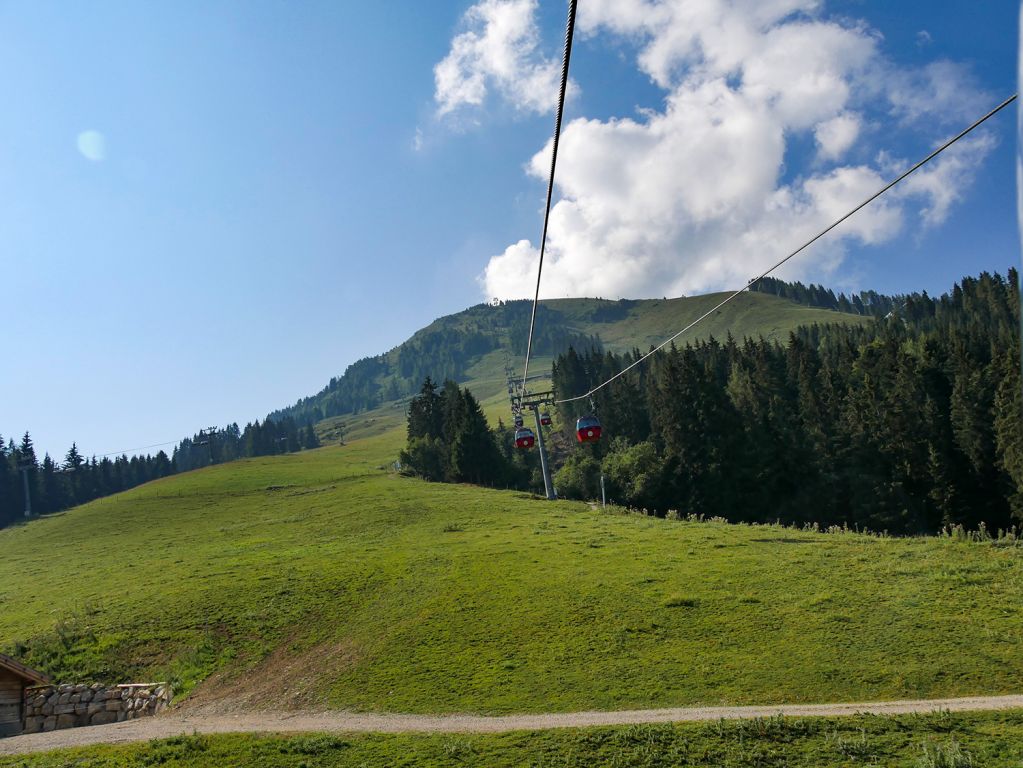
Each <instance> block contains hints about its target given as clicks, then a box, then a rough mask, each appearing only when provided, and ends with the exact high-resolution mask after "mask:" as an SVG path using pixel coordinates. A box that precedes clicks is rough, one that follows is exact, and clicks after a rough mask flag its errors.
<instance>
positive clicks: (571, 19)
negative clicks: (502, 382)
mask: <svg viewBox="0 0 1023 768" xmlns="http://www.w3.org/2000/svg"><path fill="white" fill-rule="evenodd" d="M576 3H577V0H569V3H568V23H567V24H566V25H565V57H564V59H563V60H562V62H561V88H560V90H559V91H558V111H557V116H556V117H555V119H554V147H553V150H552V152H551V175H550V178H549V179H548V181H547V207H546V209H545V211H544V215H543V234H542V235H541V236H540V263H539V264H538V265H537V268H536V293H534V294H533V311H532V313H531V314H530V316H529V336H528V337H527V338H526V365H525V366H524V367H523V369H522V391H523V392H525V391H526V379H527V378H528V375H529V358H530V355H531V354H532V352H533V330H534V329H535V327H536V307H537V305H538V304H539V303H540V276H541V275H542V274H543V257H544V253H545V252H546V250H547V225H548V223H549V222H550V218H551V197H552V196H553V195H554V169H555V167H556V166H557V164H558V144H559V143H560V142H561V118H562V115H563V114H564V111H565V92H566V91H567V90H568V62H569V60H570V59H571V58H572V37H573V35H574V33H575V7H576Z"/></svg>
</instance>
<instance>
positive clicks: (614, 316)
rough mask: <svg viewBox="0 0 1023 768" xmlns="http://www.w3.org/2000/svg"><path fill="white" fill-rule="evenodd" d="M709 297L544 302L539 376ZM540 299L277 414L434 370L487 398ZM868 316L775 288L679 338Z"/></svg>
mask: <svg viewBox="0 0 1023 768" xmlns="http://www.w3.org/2000/svg"><path fill="white" fill-rule="evenodd" d="M727 295H728V294H725V293H710V294H705V295H702V296H692V297H682V298H673V299H667V298H664V299H621V300H618V301H611V300H607V299H599V298H598V299H592V298H579V299H552V300H548V301H544V302H542V303H541V304H540V307H539V309H538V312H537V321H536V331H535V334H534V342H533V355H534V359H535V362H534V363H533V365H532V366H531V369H530V371H531V373H533V374H537V375H549V374H550V360H551V358H552V357H553V356H554V355H556V354H557V353H559V352H562V351H564V350H566V349H567V348H568V347H569V346H570V345H572V346H575V347H577V348H580V347H589V346H600V347H603V348H606V349H609V350H611V351H615V352H625V351H628V350H632V349H641V350H644V351H645V350H646V349H649V348H650V347H651V346H654V345H656V344H659V343H660V342H662V341H663V340H664V339H665V338H667V337H669V336H671V335H672V334H674V333H677V332H678V330H680V329H681V328H683V327H685V326H686V325H688V324H689V323H691V322H692V321H693V320H695V319H696V318H698V317H699V316H700V315H702V314H704V313H706V312H708V311H710V310H712V309H713V307H714V306H715V305H716V304H717V303H719V302H720V301H721V300H722V299H723V298H724V297H725V296H727ZM531 306H532V302H530V301H527V300H521V301H508V302H502V303H500V304H497V305H491V304H477V305H476V306H473V307H469V308H468V309H466V310H464V311H462V312H458V313H455V314H452V315H446V316H444V317H440V318H438V319H437V320H435V321H433V322H432V323H431V324H430V325H428V326H426V327H425V328H422V329H420V330H419V331H416V332H415V333H414V334H413V335H412V336H411V337H410V338H409V339H408V340H407V341H405V342H403V343H402V344H399V345H398V346H396V347H394V348H393V349H391V350H389V351H387V352H385V353H383V354H380V355H377V356H375V357H369V358H364V359H362V360H359V361H357V362H355V363H353V364H352V365H350V366H349V367H348V369H347V370H346V371H345V373H344V374H343V375H342V376H340V377H334V378H332V379H331V380H330V382H329V383H328V384H327V386H326V387H324V388H323V389H322V390H320V392H318V393H317V394H315V395H312V396H309V397H305V398H302V399H300V400H299V401H298V402H297V403H295V404H294V405H292V406H290V407H287V408H283V409H280V410H278V411H274V412H273V413H271V414H269V416H268V418H270V419H275V420H276V419H281V418H285V417H289V416H290V417H292V418H294V419H295V421H296V422H298V423H303V422H309V421H312V422H320V421H322V420H324V419H330V418H332V417H338V416H344V415H350V414H357V413H363V412H366V411H371V410H373V409H375V408H379V407H380V406H382V405H385V404H387V403H390V402H394V401H400V400H401V399H402V398H406V397H408V396H410V395H411V394H413V393H414V392H416V391H418V389H419V386H420V385H421V384H422V381H423V379H424V378H425V377H426V376H430V377H431V378H433V379H434V380H437V381H442V380H444V379H452V380H454V381H457V382H459V383H462V384H466V385H468V386H469V387H470V388H471V389H472V390H473V392H474V394H476V396H477V397H478V398H480V399H484V400H485V399H487V398H490V397H493V396H494V395H496V394H498V393H499V392H501V391H503V389H504V386H505V381H506V374H505V371H506V369H507V368H511V369H512V370H515V371H517V370H518V369H519V367H520V366H521V365H522V361H523V356H524V354H525V347H526V337H527V335H528V330H529V316H530V310H531ZM869 321H870V318H869V317H866V316H864V315H861V314H855V313H850V312H843V311H839V310H837V309H829V308H823V307H818V306H807V305H805V304H799V303H797V302H796V301H793V300H789V299H787V298H781V297H779V296H776V295H771V294H768V293H743V294H741V295H740V296H738V297H736V299H735V300H734V301H732V302H730V303H728V304H726V305H725V306H724V307H722V308H721V309H719V310H717V311H716V312H715V313H714V314H713V315H712V316H711V317H708V318H707V319H706V320H705V321H703V322H702V323H700V325H699V326H698V327H696V328H694V329H693V330H692V331H690V332H688V333H686V334H684V335H682V336H681V337H679V339H678V340H677V343H679V344H684V343H686V342H691V341H695V340H698V339H707V338H709V337H711V336H713V337H715V338H720V339H723V338H725V337H726V336H727V335H728V334H731V335H732V336H733V337H735V338H737V339H742V338H745V337H751V338H758V337H763V338H765V339H769V340H778V341H783V340H784V339H785V338H786V337H787V336H788V334H789V332H791V331H792V330H794V329H795V328H797V327H799V326H801V325H813V324H827V323H836V322H839V323H863V322H869Z"/></svg>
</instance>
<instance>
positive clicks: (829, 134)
mask: <svg viewBox="0 0 1023 768" xmlns="http://www.w3.org/2000/svg"><path fill="white" fill-rule="evenodd" d="M859 133H860V119H859V117H857V116H856V115H855V114H849V113H844V114H841V115H836V116H835V117H833V118H831V119H830V120H825V121H824V122H822V123H818V124H817V127H816V128H814V132H813V135H814V138H816V139H817V148H818V152H819V154H820V157H821V158H822V159H824V160H837V159H838V158H840V157H841V156H842V155H844V154H845V152H846V150H847V149H849V147H851V146H852V145H853V142H854V141H856V137H857V136H859Z"/></svg>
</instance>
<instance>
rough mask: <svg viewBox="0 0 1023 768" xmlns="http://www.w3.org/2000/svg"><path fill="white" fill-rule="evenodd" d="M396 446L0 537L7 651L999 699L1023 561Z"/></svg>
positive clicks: (213, 671)
mask: <svg viewBox="0 0 1023 768" xmlns="http://www.w3.org/2000/svg"><path fill="white" fill-rule="evenodd" d="M402 437H403V436H402V433H401V431H400V430H397V431H396V430H393V429H391V430H387V431H384V432H383V433H382V434H379V435H377V436H376V437H368V438H365V439H362V440H358V441H355V442H352V443H350V444H348V445H346V446H344V447H337V446H335V447H330V448H324V449H320V450H316V451H310V452H303V453H301V454H291V455H286V456H278V457H267V458H257V459H248V460H243V461H239V462H235V463H232V464H225V465H219V466H215V467H211V468H209V469H204V470H201V471H197V472H192V473H187V474H183V475H178V476H175V477H171V478H166V479H164V480H161V481H157V482H154V483H150V484H148V485H145V486H141V487H139V488H136V489H134V490H131V491H128V492H126V493H123V494H120V495H117V496H114V497H109V498H105V499H101V500H98V501H95V502H93V503H91V504H88V505H86V506H83V507H79V508H76V509H74V510H71V511H69V512H67V513H63V514H60V515H56V516H53V517H50V518H46V519H42V520H37V521H33V522H31V523H29V524H27V525H21V526H17V527H14V528H10V529H7V530H3V531H0V638H2V639H3V647H4V650H6V651H7V652H11V653H14V654H15V655H19V656H21V657H22V658H23V659H25V660H26V661H27V662H29V663H32V664H35V665H38V666H40V667H42V668H43V669H44V670H47V671H49V672H51V673H52V674H54V675H55V676H56V677H57V678H59V679H67V680H72V679H73V680H76V681H86V680H93V679H96V680H103V681H116V682H120V681H123V680H127V679H134V680H140V679H146V680H148V679H153V678H159V679H171V680H172V681H174V682H175V683H176V685H177V686H178V688H179V691H180V692H181V694H182V695H183V696H184V695H186V694H191V696H192V700H193V701H195V702H198V703H208V702H211V701H213V700H215V699H217V698H218V697H220V696H223V695H229V696H230V697H231V699H232V700H233V701H235V702H241V703H242V704H245V702H247V701H250V700H251V701H254V702H263V701H265V700H270V701H273V702H277V703H278V705H279V706H280V707H288V706H294V707H301V708H309V707H314V706H330V707H337V708H348V709H354V710H366V711H393V712H421V713H444V712H482V713H510V712H541V711H570V710H578V709H622V708H641V707H658V706H675V705H688V704H757V703H761V704H763V703H783V702H826V701H856V700H868V699H894V698H924V697H939V696H957V695H972V694H998V693H1014V692H1018V690H1019V680H1020V679H1021V675H1023V654H1020V652H1019V649H1020V648H1021V647H1023V646H1021V642H1023V548H1020V547H1018V546H1015V547H1014V546H1001V545H999V544H997V543H990V542H988V543H977V542H962V541H953V540H949V539H937V538H931V539H922V538H920V539H883V538H875V537H870V536H864V535H859V534H855V533H838V534H822V533H810V532H800V531H793V530H790V529H785V528H781V527H775V526H759V527H754V526H734V525H727V524H723V523H717V522H679V521H666V520H659V519H653V518H646V517H641V516H636V515H619V514H608V513H603V512H601V511H599V510H593V509H591V508H589V507H588V506H587V505H585V504H581V503H572V502H557V503H547V502H542V501H539V500H536V499H534V498H531V497H529V496H527V495H525V494H522V493H517V492H507V491H498V490H485V489H480V488H475V487H470V486H453V485H439V484H428V483H424V482H421V481H417V480H412V479H408V478H403V477H400V476H398V475H396V474H394V473H393V472H391V471H389V467H390V464H391V462H392V461H393V459H394V457H395V456H396V454H397V452H398V450H399V448H400V446H401V443H402ZM211 676H212V677H211ZM207 679H209V682H208V684H207V685H205V686H204V685H202V683H203V681H204V680H207ZM338 764H344V763H338Z"/></svg>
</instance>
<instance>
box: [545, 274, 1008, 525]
mask: <svg viewBox="0 0 1023 768" xmlns="http://www.w3.org/2000/svg"><path fill="white" fill-rule="evenodd" d="M1017 281H1018V275H1017V273H1016V271H1015V270H1010V272H1009V275H1008V279H1005V278H1003V277H1001V276H999V275H997V274H996V275H990V274H982V275H981V276H980V277H978V278H966V279H964V280H963V281H962V283H961V284H959V285H956V286H955V288H954V289H953V290H952V292H951V293H949V294H946V295H943V296H941V297H940V298H937V299H934V298H931V297H929V296H927V295H926V294H912V295H909V296H905V297H900V300H899V301H897V302H895V303H893V304H892V305H891V306H892V309H890V310H889V311H888V312H887V313H886V316H885V317H882V318H879V319H877V320H876V321H874V322H872V323H870V324H866V325H859V326H854V325H814V326H810V327H804V328H800V329H799V330H797V331H795V332H793V333H792V334H791V335H790V336H789V338H788V341H787V342H786V343H784V344H781V343H778V342H772V341H767V340H763V339H759V340H755V339H746V340H745V341H738V340H736V339H734V338H731V337H728V338H726V339H723V340H720V341H719V340H713V339H712V340H708V341H699V342H696V343H695V344H686V345H685V346H684V347H682V348H674V347H673V348H671V349H670V350H666V351H664V352H663V353H659V354H658V355H656V356H655V357H654V358H653V359H651V360H650V361H648V363H647V364H645V365H644V366H640V367H638V368H637V369H635V371H634V372H630V373H629V374H627V375H626V376H624V377H622V378H620V379H618V380H616V381H615V382H614V383H612V384H611V385H610V386H608V387H605V388H604V389H602V390H600V391H599V392H597V393H596V395H595V396H594V403H595V406H596V411H597V414H598V415H599V417H600V419H601V420H602V421H603V424H604V427H605V435H606V436H607V437H608V438H609V439H608V440H606V441H603V442H602V443H601V444H599V445H597V446H593V447H590V446H587V447H584V448H580V449H579V450H578V451H576V452H575V453H574V454H573V456H572V457H571V458H570V459H569V461H568V463H567V464H566V466H565V467H564V468H563V469H562V470H561V472H560V473H559V474H558V478H557V479H558V486H559V490H560V491H561V492H562V493H567V494H569V495H575V496H583V497H586V496H588V497H594V496H597V495H598V493H599V492H598V490H597V489H598V485H597V484H598V482H599V475H600V472H601V470H603V472H604V474H605V475H606V479H607V481H608V483H609V488H610V492H611V494H612V496H613V497H614V498H616V499H617V500H618V501H620V502H622V503H626V504H629V505H632V506H636V507H641V508H646V509H648V510H651V511H656V512H657V513H658V514H666V513H668V512H669V510H674V511H677V512H679V513H681V514H703V515H720V516H723V517H726V518H728V519H729V520H741V521H758V522H769V521H774V520H779V519H780V520H781V521H783V522H792V523H820V524H821V525H828V524H836V525H843V524H844V525H849V526H861V527H867V528H871V529H874V530H888V531H891V532H897V533H920V532H934V531H936V530H938V529H939V528H941V527H942V526H945V525H954V524H961V525H963V526H965V527H967V528H971V529H976V528H978V527H980V526H981V525H982V524H983V525H986V526H987V527H988V528H989V529H990V530H993V529H995V528H1008V527H1009V526H1011V525H1013V524H1019V523H1021V522H1023V426H1021V424H1023V410H1021V390H1020V386H1021V383H1020V331H1019V329H1020V311H1019V293H1018V287H1017ZM639 354H640V352H639V350H636V351H634V352H631V353H626V354H622V355H619V354H615V353H613V352H602V351H599V350H590V351H581V352H577V351H576V350H574V349H573V350H570V351H569V352H568V353H567V354H564V355H562V356H560V357H559V359H558V360H557V362H556V364H555V367H554V387H555V390H556V391H557V393H558V395H559V396H562V397H564V396H574V395H578V394H580V393H583V392H586V391H588V390H589V389H590V388H591V387H593V386H595V385H597V384H598V383H600V382H602V381H604V380H605V379H607V378H608V377H609V376H611V375H613V374H614V373H616V372H618V371H620V370H621V369H622V368H624V367H625V366H627V365H629V364H630V363H631V362H632V361H633V360H635V359H636V358H637V357H638V356H639ZM587 407H588V406H587V404H586V403H585V401H584V402H583V403H581V404H576V407H574V408H571V407H570V408H567V409H565V410H564V412H563V417H564V424H565V428H566V429H570V428H571V424H572V419H574V418H575V417H576V416H577V415H579V414H581V413H582V412H583V411H584V410H585V409H587Z"/></svg>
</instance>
